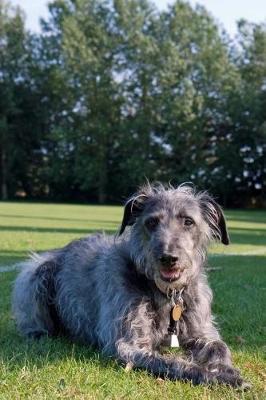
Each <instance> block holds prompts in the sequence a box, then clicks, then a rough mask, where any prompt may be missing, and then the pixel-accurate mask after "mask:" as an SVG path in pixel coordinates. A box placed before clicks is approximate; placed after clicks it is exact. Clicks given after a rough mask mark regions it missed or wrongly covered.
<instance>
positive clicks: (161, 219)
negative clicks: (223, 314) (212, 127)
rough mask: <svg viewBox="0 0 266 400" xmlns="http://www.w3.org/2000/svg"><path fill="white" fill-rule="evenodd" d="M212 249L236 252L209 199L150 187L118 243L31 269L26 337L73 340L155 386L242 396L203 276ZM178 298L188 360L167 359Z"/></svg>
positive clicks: (18, 304) (138, 197)
mask: <svg viewBox="0 0 266 400" xmlns="http://www.w3.org/2000/svg"><path fill="white" fill-rule="evenodd" d="M212 239H218V240H220V241H221V242H222V243H224V244H228V243H229V239H228V234H227V230H226V224H225V219H224V216H223V213H222V210H221V208H220V207H219V206H218V204H217V203H216V202H215V201H214V200H213V199H212V198H211V197H210V196H209V195H208V194H207V193H206V192H202V193H196V192H195V191H194V190H193V189H192V188H191V187H189V186H185V185H181V186H179V187H178V188H173V187H171V186H168V187H164V186H162V185H160V184H158V185H149V184H148V185H146V186H144V187H142V188H141V189H140V190H139V191H138V192H137V193H136V194H135V195H134V196H133V197H132V198H131V199H129V201H128V202H127V203H126V206H125V210H124V217H123V221H122V225H121V229H120V234H119V236H117V237H114V236H109V237H108V236H105V235H100V234H98V235H90V236H88V237H85V238H83V239H80V240H76V241H73V242H72V243H70V244H69V245H67V246H66V247H64V248H62V249H59V250H52V251H50V252H47V253H45V254H42V255H40V256H36V257H35V258H33V259H32V260H30V261H28V262H26V263H25V266H24V268H23V270H22V272H21V273H20V274H19V276H18V278H17V280H16V283H15V287H14V292H13V312H14V315H15V319H16V322H17V326H18V329H19V330H20V332H22V333H23V334H24V335H27V336H30V337H39V336H40V335H43V334H46V335H56V334H59V333H64V334H67V335H68V336H70V337H72V338H73V339H79V340H82V341H84V342H86V343H89V344H91V345H93V346H97V347H98V348H100V349H101V350H102V351H103V353H104V354H107V355H111V356H114V357H116V358H117V359H119V360H120V361H122V362H124V363H128V362H130V363H132V364H133V365H134V366H135V367H141V368H145V369H147V370H148V371H150V372H151V373H153V374H155V375H157V376H162V377H167V378H169V379H182V380H188V381H192V382H193V383H195V384H198V383H212V382H220V383H226V384H229V385H232V386H235V387H237V386H238V387H244V386H245V383H244V381H243V379H242V378H241V377H240V375H239V372H238V371H237V370H236V369H234V368H233V367H232V363H231V354H230V351H229V349H228V347H227V346H226V344H225V343H224V342H223V341H222V340H221V337H220V335H219V333H218V330H217V328H216V326H215V324H214V321H213V317H212V315H211V301H212V292H211V289H210V288H209V285H208V282H207V278H206V275H205V273H204V268H203V267H204V261H205V257H206V249H207V245H208V244H209V242H210V241H211V240H212ZM170 289H171V290H173V289H175V290H176V291H177V293H178V292H179V291H182V298H183V302H184V311H183V313H182V316H181V319H180V321H179V327H178V328H179V329H178V330H179V334H178V337H179V342H180V345H181V347H182V348H183V349H184V350H185V352H186V354H187V358H186V359H184V358H181V357H177V356H175V355H171V356H169V355H168V356H165V355H163V354H161V353H160V352H159V349H160V345H161V344H162V342H163V340H164V339H165V337H166V335H167V329H168V326H169V315H170V310H171V304H170V300H169V298H168V297H167V293H169V290H170ZM171 290H170V291H171Z"/></svg>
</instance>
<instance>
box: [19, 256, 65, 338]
mask: <svg viewBox="0 0 266 400" xmlns="http://www.w3.org/2000/svg"><path fill="white" fill-rule="evenodd" d="M59 270H60V265H59V263H58V260H57V257H56V255H55V254H54V253H53V252H51V253H45V254H43V255H40V256H39V255H32V258H31V259H30V260H29V261H28V262H25V263H24V264H22V271H21V272H20V274H19V275H18V277H17V279H16V281H15V284H14V289H13V298H12V310H13V315H14V317H15V320H16V323H17V327H18V329H19V331H20V332H21V333H22V334H24V335H26V336H29V337H34V338H38V337H40V336H42V335H56V334H58V333H59V331H60V321H59V317H58V312H57V307H56V285H57V280H56V277H57V274H58V272H59Z"/></svg>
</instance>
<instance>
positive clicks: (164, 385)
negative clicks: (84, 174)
mask: <svg viewBox="0 0 266 400" xmlns="http://www.w3.org/2000/svg"><path fill="white" fill-rule="evenodd" d="M121 216H122V209H121V208H120V207H97V206H74V205H60V204H56V205H47V204H20V203H0V230H1V241H0V267H1V266H2V267H3V266H8V265H12V263H14V262H18V261H20V260H22V259H23V258H24V257H25V256H26V255H27V253H28V252H29V251H42V250H46V249H50V248H54V247H57V246H62V245H64V244H66V243H67V242H69V241H70V240H71V239H74V238H77V237H80V236H82V235H86V234H87V233H90V232H94V231H96V230H98V231H99V230H100V231H101V230H106V231H107V232H110V233H111V232H114V231H115V230H116V229H117V227H118V225H119V222H120V220H121ZM227 218H228V222H229V231H230V235H231V240H232V245H231V246H228V247H224V246H222V245H215V246H212V248H211V249H210V256H209V265H210V266H212V267H215V269H214V270H213V271H210V272H209V278H210V283H211V286H212V288H213V291H214V304H213V311H214V313H215V314H216V316H217V320H218V323H219V326H220V330H221V333H222V336H223V337H224V339H225V340H226V342H227V343H228V344H229V346H230V348H231V349H232V352H233V358H234V363H235V365H236V366H237V367H238V368H240V369H241V371H242V373H243V375H244V376H245V377H246V379H247V380H248V381H250V382H251V383H252V385H253V387H252V389H251V391H249V392H247V393H242V392H237V391H236V390H233V389H231V388H228V387H224V386H215V387H203V386H199V387H193V386H191V385H190V384H188V383H180V382H170V381H161V380H157V379H155V378H154V377H152V376H150V375H148V374H147V373H146V372H145V371H132V372H130V373H126V372H125V370H124V369H123V368H122V366H121V365H119V364H118V363H117V362H116V361H114V360H112V359H107V358H104V357H102V356H101V355H100V354H99V353H98V352H97V351H94V350H93V349H90V348H89V347H87V346H84V345H80V344H73V343H71V342H70V341H68V340H67V339H62V338H60V339H59V338H58V339H41V340H40V341H38V342H31V341H27V340H25V339H24V338H22V337H20V336H19V335H18V333H17V332H16V329H15V325H14V321H13V320H12V317H11V314H10V291H11V287H12V281H13V280H14V278H15V276H16V274H17V272H16V271H11V272H2V273H0V287H1V297H0V298H1V302H0V314H1V315H0V399H4V400H9V399H10V400H11V399H12V400H14V399H38V400H39V399H49V400H52V399H91V400H92V399H95V400H101V399H117V400H120V399H121V400H122V399H134V400H138V399H147V400H148V399H149V400H153V399H167V400H169V399H191V400H192V399H193V400H194V399H195V400H197V399H206V400H207V399H217V400H218V399H219V400H220V399H259V400H260V399H266V393H265V389H266V357H265V354H266V312H265V306H266V212H265V211H228V212H227ZM0 269H1V268H0Z"/></svg>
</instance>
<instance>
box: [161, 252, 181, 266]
mask: <svg viewBox="0 0 266 400" xmlns="http://www.w3.org/2000/svg"><path fill="white" fill-rule="evenodd" d="M160 261H161V263H162V265H163V266H165V267H173V266H174V265H175V264H176V262H177V261H178V257H177V256H174V255H172V254H163V255H162V256H161V257H160Z"/></svg>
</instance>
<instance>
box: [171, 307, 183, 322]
mask: <svg viewBox="0 0 266 400" xmlns="http://www.w3.org/2000/svg"><path fill="white" fill-rule="evenodd" d="M181 315H182V307H181V306H180V305H179V304H175V306H174V307H173V309H172V318H173V320H174V321H179V320H180V317H181Z"/></svg>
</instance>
